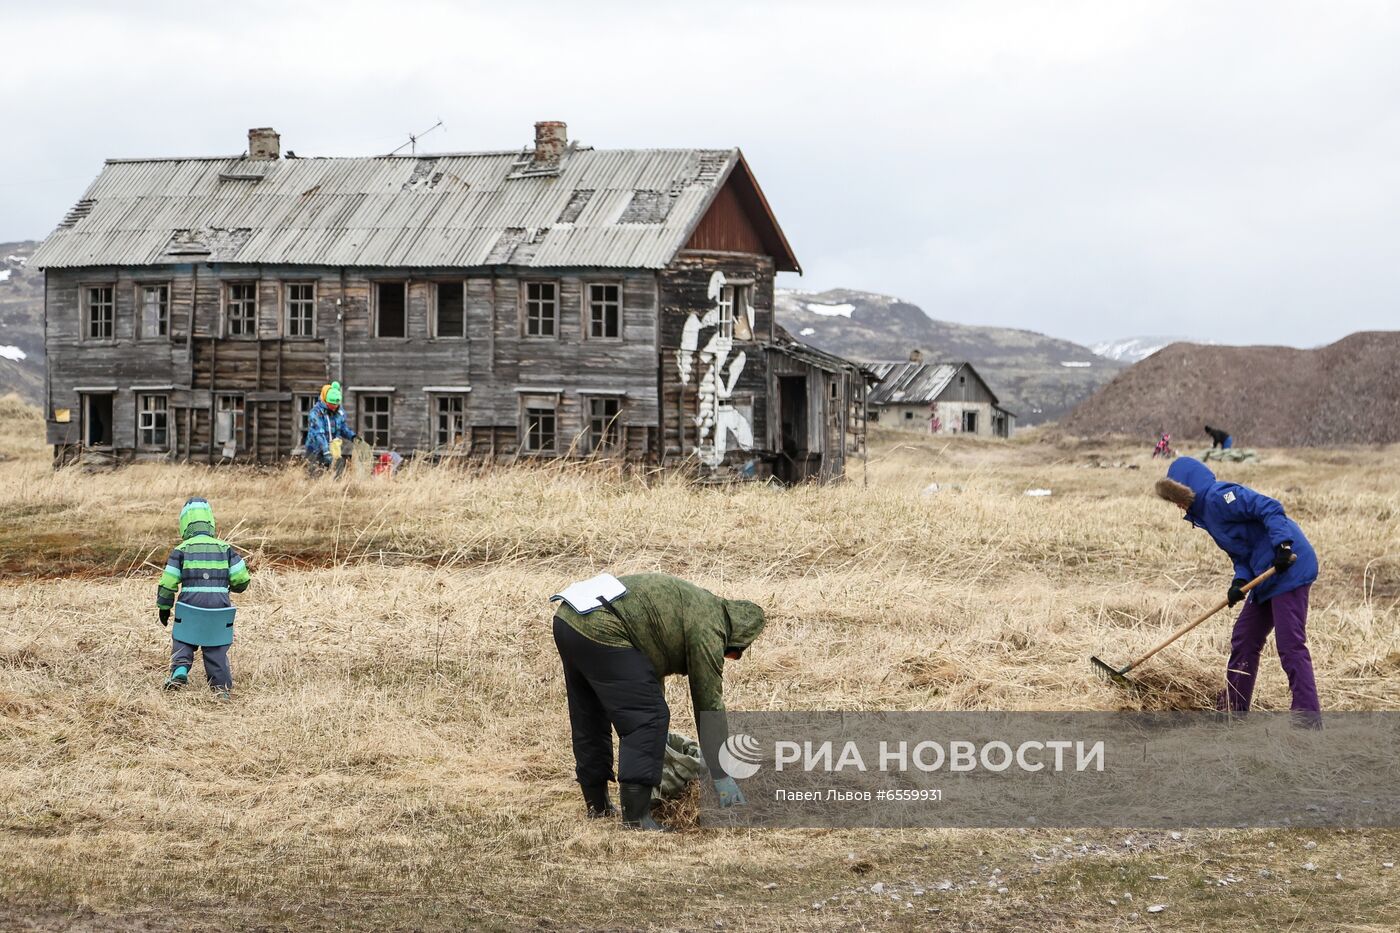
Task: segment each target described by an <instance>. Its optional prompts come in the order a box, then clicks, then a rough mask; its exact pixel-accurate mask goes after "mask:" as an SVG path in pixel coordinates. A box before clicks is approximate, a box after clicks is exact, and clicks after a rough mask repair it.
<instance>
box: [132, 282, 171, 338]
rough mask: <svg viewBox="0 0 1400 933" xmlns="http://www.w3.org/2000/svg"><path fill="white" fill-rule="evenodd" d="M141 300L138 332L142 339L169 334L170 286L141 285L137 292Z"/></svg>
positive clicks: (162, 284)
mask: <svg viewBox="0 0 1400 933" xmlns="http://www.w3.org/2000/svg"><path fill="white" fill-rule="evenodd" d="M137 298H139V299H140V301H141V318H140V320H139V321H138V322H137V328H138V332H139V334H140V336H141V338H142V339H144V340H154V339H157V338H160V337H168V336H170V286H169V285H166V284H164V283H161V284H160V285H142V286H141V287H140V289H139V290H138V292H137Z"/></svg>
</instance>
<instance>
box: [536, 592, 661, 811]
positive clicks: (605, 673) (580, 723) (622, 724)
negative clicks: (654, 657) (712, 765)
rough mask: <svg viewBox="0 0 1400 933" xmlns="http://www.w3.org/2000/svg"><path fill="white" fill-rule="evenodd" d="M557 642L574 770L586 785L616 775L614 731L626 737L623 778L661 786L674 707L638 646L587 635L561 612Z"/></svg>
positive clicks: (620, 772) (620, 755)
mask: <svg viewBox="0 0 1400 933" xmlns="http://www.w3.org/2000/svg"><path fill="white" fill-rule="evenodd" d="M554 644H555V646H556V647H557V648H558V649H559V659H560V660H561V661H562V662H563V663H564V686H565V688H566V689H567V690H568V692H569V725H570V726H572V727H573V734H574V773H575V775H576V776H577V777H578V782H579V783H580V784H582V785H584V786H585V787H591V786H595V785H598V784H603V783H606V782H607V781H609V780H611V779H612V776H613V767H612V766H613V746H612V731H613V729H614V728H616V729H617V735H618V738H619V739H620V740H621V746H622V747H621V749H620V750H619V752H618V756H617V758H618V761H617V780H618V781H619V782H620V783H623V784H644V785H646V786H647V787H656V786H658V785H660V783H661V766H662V762H663V761H664V759H665V754H666V730H667V729H668V728H670V725H671V710H670V708H669V707H668V706H667V705H666V694H665V692H664V691H663V690H662V689H661V680H660V678H658V677H657V676H656V670H655V669H654V668H653V667H652V666H651V662H650V661H648V660H647V656H646V655H644V654H642V653H641V652H640V651H638V650H637V649H636V648H614V647H612V646H611V645H600V644H598V643H597V642H596V641H593V640H591V639H588V638H585V637H584V636H582V635H580V634H579V633H578V632H576V631H574V630H573V629H572V628H570V627H569V624H568V623H567V622H565V621H564V620H563V619H560V618H559V617H558V616H556V617H555V619H554Z"/></svg>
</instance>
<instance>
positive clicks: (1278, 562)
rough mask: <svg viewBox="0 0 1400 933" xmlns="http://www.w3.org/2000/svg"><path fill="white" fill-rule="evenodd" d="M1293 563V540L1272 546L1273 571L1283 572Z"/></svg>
mask: <svg viewBox="0 0 1400 933" xmlns="http://www.w3.org/2000/svg"><path fill="white" fill-rule="evenodd" d="M1292 563H1293V542H1292V541H1285V542H1283V543H1282V544H1280V545H1279V546H1278V547H1276V548H1274V573H1283V572H1284V571H1285V570H1287V569H1288V566H1289V565H1290V564H1292Z"/></svg>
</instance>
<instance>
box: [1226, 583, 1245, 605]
mask: <svg viewBox="0 0 1400 933" xmlns="http://www.w3.org/2000/svg"><path fill="white" fill-rule="evenodd" d="M1248 582H1249V581H1248V580H1244V579H1240V578H1238V577H1237V578H1236V579H1235V580H1234V581H1233V582H1231V584H1230V592H1229V593H1228V594H1226V596H1225V599H1226V601H1227V602H1229V604H1230V608H1231V609H1234V608H1235V605H1236V604H1237V603H1242V602H1244V597H1245V592H1244V590H1242V589H1240V587H1242V586H1244V585H1245V584H1246V583H1248Z"/></svg>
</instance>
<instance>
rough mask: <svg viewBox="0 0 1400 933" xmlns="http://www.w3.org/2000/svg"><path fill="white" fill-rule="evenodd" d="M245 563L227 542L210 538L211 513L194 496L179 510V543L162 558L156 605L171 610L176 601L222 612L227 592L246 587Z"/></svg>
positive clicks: (206, 504) (246, 567) (212, 518)
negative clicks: (162, 563) (163, 560)
mask: <svg viewBox="0 0 1400 933" xmlns="http://www.w3.org/2000/svg"><path fill="white" fill-rule="evenodd" d="M249 579H250V575H249V573H248V564H247V563H246V562H245V561H244V560H243V558H242V557H241V556H239V554H238V552H237V551H235V550H234V549H233V546H232V545H230V544H229V543H228V542H227V541H223V540H221V539H219V538H216V537H214V510H213V509H212V508H210V506H209V502H208V500H206V499H204V498H202V497H199V496H195V497H192V498H191V499H189V500H188V501H187V502H186V503H185V506H184V508H182V509H181V510H180V544H179V546H178V547H176V548H175V549H174V550H172V551H171V552H170V556H169V557H168V558H166V561H165V570H164V571H163V572H162V573H161V575H160V582H159V583H158V584H157V585H156V606H157V608H160V609H171V608H173V607H174V605H175V599H176V593H178V594H179V600H180V602H182V603H185V604H186V605H189V606H195V607H198V608H200V609H226V608H228V607H229V606H231V605H233V603H232V602H231V601H230V599H229V593H230V592H233V593H241V592H243V591H244V590H246V589H247V588H248V581H249Z"/></svg>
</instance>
